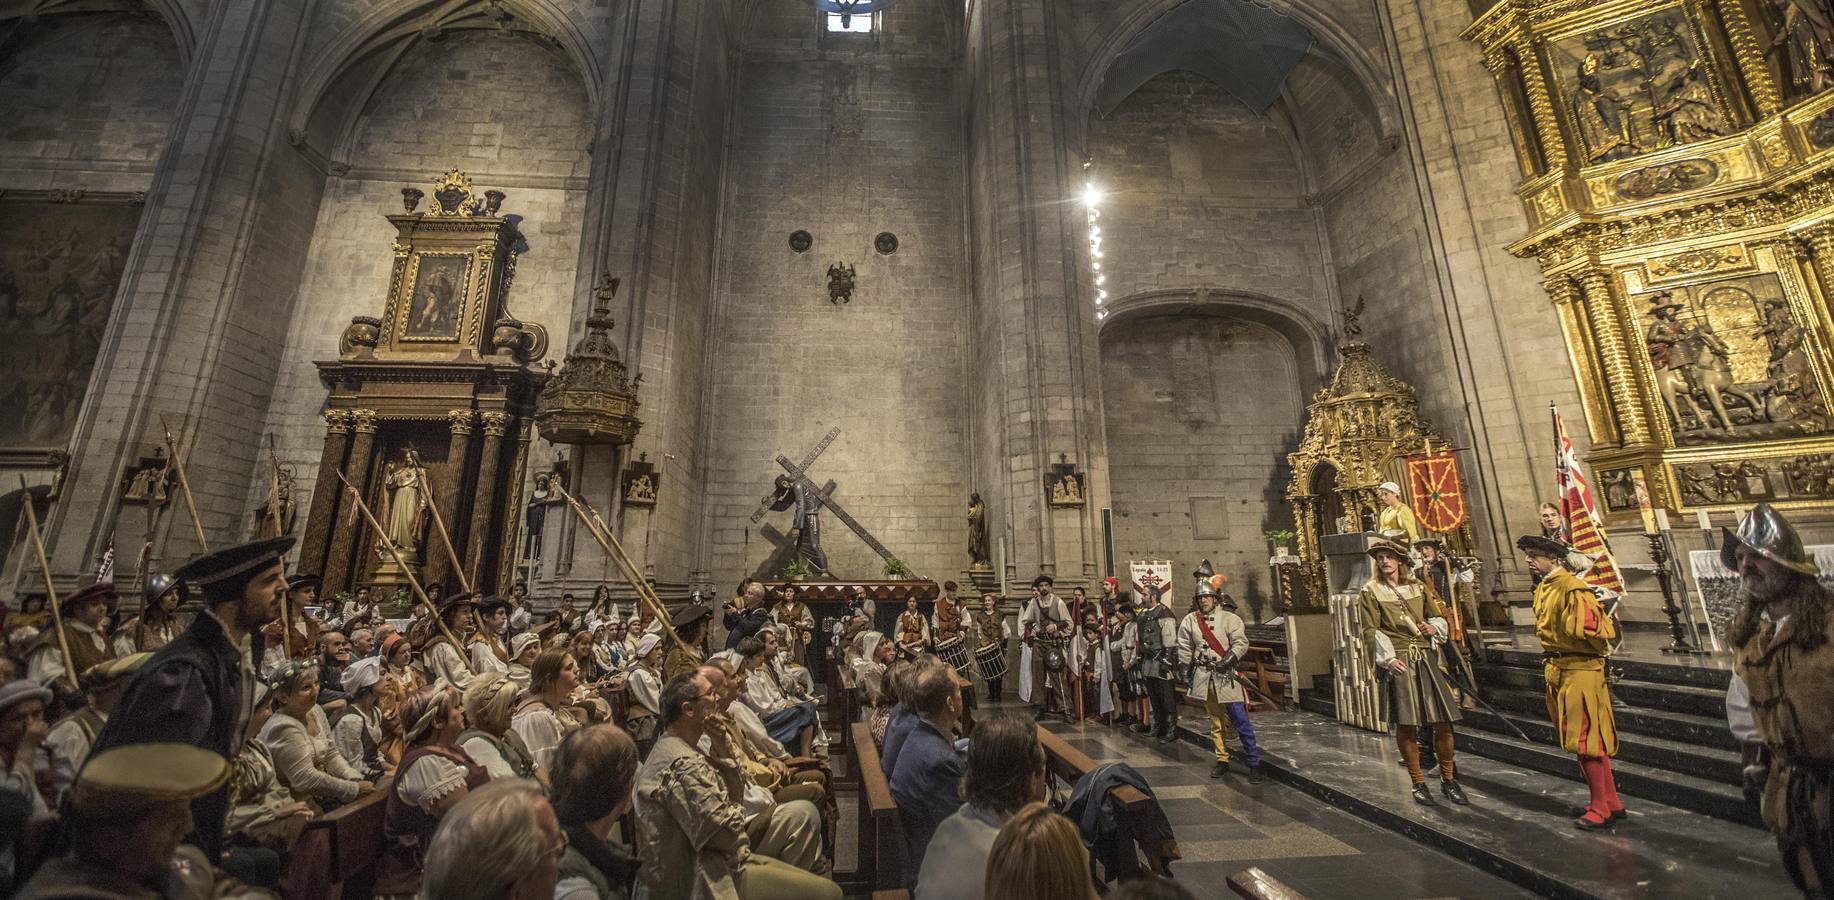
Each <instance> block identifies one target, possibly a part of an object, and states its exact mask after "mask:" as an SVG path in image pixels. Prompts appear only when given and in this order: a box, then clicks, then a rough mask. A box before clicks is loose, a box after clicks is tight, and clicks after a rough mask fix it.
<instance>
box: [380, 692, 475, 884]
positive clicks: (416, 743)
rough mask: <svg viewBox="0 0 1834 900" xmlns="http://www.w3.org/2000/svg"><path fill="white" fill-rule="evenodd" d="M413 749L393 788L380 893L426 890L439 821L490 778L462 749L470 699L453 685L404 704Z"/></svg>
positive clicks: (385, 817) (417, 695)
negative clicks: (426, 867)
mask: <svg viewBox="0 0 1834 900" xmlns="http://www.w3.org/2000/svg"><path fill="white" fill-rule="evenodd" d="M401 723H402V735H403V737H404V738H405V739H406V742H407V752H406V753H404V754H403V755H402V757H401V765H400V766H399V767H397V768H396V770H395V771H396V772H397V775H396V778H395V786H394V787H393V788H392V789H391V790H390V791H389V792H388V801H387V803H388V807H387V810H386V811H385V812H384V814H383V821H382V833H383V836H384V837H385V838H387V842H386V843H387V849H385V850H384V851H383V853H382V858H381V859H380V860H378V861H377V863H376V895H377V896H379V897H412V896H414V894H415V893H416V892H417V891H418V890H419V889H420V881H421V859H422V853H423V851H424V850H425V848H426V846H427V842H428V841H429V840H431V839H432V837H433V830H434V829H435V828H437V827H439V821H440V819H441V818H444V817H445V815H446V813H447V812H448V811H449V810H451V809H452V808H453V807H454V806H457V805H458V803H459V801H461V800H463V799H465V795H466V794H467V793H469V792H470V791H472V790H476V789H477V788H479V787H481V786H483V784H484V783H485V782H487V781H489V780H490V776H489V774H487V773H486V772H485V771H484V767H483V766H480V765H478V764H477V763H476V762H474V761H472V759H471V757H469V756H466V755H465V751H463V750H460V749H459V747H458V737H459V735H460V734H463V733H464V731H465V709H464V701H463V699H462V698H461V696H460V694H459V692H458V689H457V688H454V687H452V686H450V685H435V686H431V687H424V688H421V689H420V690H419V691H418V692H416V693H415V694H414V695H413V696H410V697H408V698H407V700H405V701H404V702H403V703H402V704H401Z"/></svg>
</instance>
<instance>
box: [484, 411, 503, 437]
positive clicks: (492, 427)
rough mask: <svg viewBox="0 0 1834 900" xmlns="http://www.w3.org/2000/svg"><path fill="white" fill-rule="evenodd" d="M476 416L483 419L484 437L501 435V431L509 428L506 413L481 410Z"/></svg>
mask: <svg viewBox="0 0 1834 900" xmlns="http://www.w3.org/2000/svg"><path fill="white" fill-rule="evenodd" d="M478 418H480V419H483V420H484V434H485V436H486V437H502V436H503V433H504V432H506V431H508V430H509V414H508V413H500V412H483V413H478Z"/></svg>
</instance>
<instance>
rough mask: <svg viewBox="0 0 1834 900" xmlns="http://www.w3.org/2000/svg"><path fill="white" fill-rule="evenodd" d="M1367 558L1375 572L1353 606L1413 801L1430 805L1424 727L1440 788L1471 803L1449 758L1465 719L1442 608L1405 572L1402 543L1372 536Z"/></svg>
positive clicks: (1455, 799) (1455, 798) (1458, 800)
mask: <svg viewBox="0 0 1834 900" xmlns="http://www.w3.org/2000/svg"><path fill="white" fill-rule="evenodd" d="M1369 555H1370V556H1371V557H1373V558H1374V559H1375V575H1374V576H1372V577H1371V578H1370V579H1369V581H1368V582H1366V583H1365V584H1364V585H1363V590H1362V592H1361V594H1360V595H1358V597H1357V609H1358V611H1359V614H1360V615H1361V618H1362V623H1363V634H1362V638H1363V643H1364V645H1365V646H1366V647H1368V649H1369V656H1370V659H1371V660H1372V661H1373V662H1374V664H1375V669H1376V672H1377V674H1379V675H1380V676H1381V678H1382V686H1383V690H1382V718H1384V719H1387V720H1388V721H1390V722H1393V723H1395V744H1396V745H1397V746H1398V747H1399V748H1400V750H1401V759H1402V760H1403V761H1405V762H1406V763H1407V774H1408V777H1410V778H1412V779H1413V782H1414V802H1416V803H1419V804H1421V805H1424V806H1432V805H1434V804H1435V801H1434V800H1433V794H1432V792H1431V791H1429V790H1427V786H1426V773H1425V771H1423V770H1422V769H1421V767H1420V745H1419V744H1418V743H1416V740H1417V729H1419V728H1421V727H1422V726H1425V727H1428V728H1430V729H1431V730H1432V732H1433V749H1434V750H1435V751H1436V753H1437V755H1438V756H1439V779H1440V782H1439V792H1440V793H1441V794H1443V795H1444V796H1445V798H1446V799H1447V800H1450V801H1452V802H1453V803H1456V804H1458V805H1460V806H1463V805H1465V804H1467V803H1470V802H1471V801H1470V800H1469V799H1468V798H1467V797H1466V796H1465V790H1464V788H1462V787H1459V784H1458V781H1457V780H1456V779H1457V771H1458V770H1457V768H1456V766H1454V765H1453V762H1452V750H1453V736H1452V723H1453V722H1457V721H1458V720H1459V719H1460V718H1462V717H1463V716H1462V714H1461V713H1460V712H1459V711H1458V700H1457V699H1455V698H1454V697H1453V696H1452V682H1451V679H1450V678H1448V677H1447V676H1446V672H1445V662H1444V658H1443V656H1442V654H1443V652H1444V651H1443V650H1442V648H1443V647H1444V645H1445V642H1446V639H1447V631H1448V626H1447V625H1446V620H1445V616H1444V613H1443V612H1442V611H1441V610H1440V609H1439V608H1438V605H1437V604H1435V603H1434V602H1433V598H1432V596H1431V595H1430V594H1428V593H1427V592H1426V589H1425V588H1424V587H1422V586H1421V584H1420V582H1418V581H1415V580H1414V579H1413V576H1412V575H1411V574H1410V573H1409V569H1408V566H1407V548H1406V547H1404V546H1402V545H1400V544H1397V543H1395V542H1393V541H1376V542H1375V543H1374V544H1373V545H1372V546H1371V547H1370V548H1369Z"/></svg>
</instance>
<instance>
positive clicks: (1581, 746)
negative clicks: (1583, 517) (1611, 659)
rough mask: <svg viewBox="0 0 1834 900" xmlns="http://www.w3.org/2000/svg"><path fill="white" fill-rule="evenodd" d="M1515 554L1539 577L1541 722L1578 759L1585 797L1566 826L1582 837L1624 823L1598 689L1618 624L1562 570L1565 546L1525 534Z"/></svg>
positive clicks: (1613, 737)
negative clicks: (1542, 681) (1548, 724)
mask: <svg viewBox="0 0 1834 900" xmlns="http://www.w3.org/2000/svg"><path fill="white" fill-rule="evenodd" d="M1516 547H1517V548H1519V549H1520V550H1521V551H1522V555H1523V558H1524V559H1525V560H1526V561H1527V563H1528V567H1529V569H1531V570H1532V571H1534V573H1535V574H1537V575H1539V576H1541V582H1540V583H1539V584H1537V585H1536V586H1535V637H1537V638H1539V639H1540V641H1541V659H1542V666H1543V669H1542V674H1543V675H1544V676H1546V678H1547V715H1548V718H1549V719H1551V720H1552V721H1553V723H1554V731H1555V732H1556V733H1557V734H1559V736H1560V746H1561V747H1563V748H1564V749H1565V750H1566V751H1567V752H1568V753H1572V754H1575V755H1577V756H1578V757H1579V773H1580V775H1581V776H1582V777H1584V778H1585V780H1586V787H1587V788H1588V789H1590V791H1591V799H1590V800H1589V801H1588V802H1587V803H1586V808H1585V811H1584V812H1583V813H1581V814H1580V816H1579V818H1577V819H1574V820H1573V824H1574V825H1577V826H1579V827H1580V828H1584V829H1588V830H1590V829H1595V828H1605V827H1607V826H1609V825H1610V824H1611V823H1612V822H1615V821H1617V820H1620V819H1623V818H1625V817H1626V813H1625V812H1624V802H1623V801H1622V800H1619V799H1618V795H1617V779H1616V778H1615V777H1614V776H1613V775H1612V774H1611V757H1613V756H1616V755H1617V722H1616V721H1615V720H1614V719H1613V718H1612V716H1611V692H1610V689H1609V688H1607V687H1606V686H1605V657H1606V655H1607V654H1608V653H1609V652H1610V649H1611V640H1612V638H1615V637H1617V624H1616V623H1615V622H1613V621H1612V619H1611V616H1609V615H1607V614H1606V613H1605V607H1604V605H1603V604H1601V603H1600V602H1599V600H1598V594H1596V593H1594V592H1593V590H1592V586H1591V585H1589V584H1586V583H1585V582H1584V581H1581V580H1580V579H1579V576H1577V575H1575V574H1573V573H1572V572H1569V571H1567V570H1566V568H1565V567H1564V566H1563V563H1564V562H1565V560H1566V558H1567V552H1568V548H1567V546H1566V545H1565V544H1562V543H1560V542H1559V541H1556V540H1551V539H1549V538H1544V537H1542V536H1540V535H1538V534H1530V535H1523V536H1522V537H1521V538H1519V539H1518V540H1517V541H1516Z"/></svg>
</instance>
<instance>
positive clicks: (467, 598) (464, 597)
mask: <svg viewBox="0 0 1834 900" xmlns="http://www.w3.org/2000/svg"><path fill="white" fill-rule="evenodd" d="M477 605H478V595H477V593H476V592H475V591H462V592H460V593H457V594H453V595H452V596H450V597H447V598H445V599H443V600H441V601H439V614H440V615H442V616H444V615H445V614H447V613H449V612H451V611H453V610H455V609H459V608H461V607H471V608H473V609H476V608H477Z"/></svg>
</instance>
